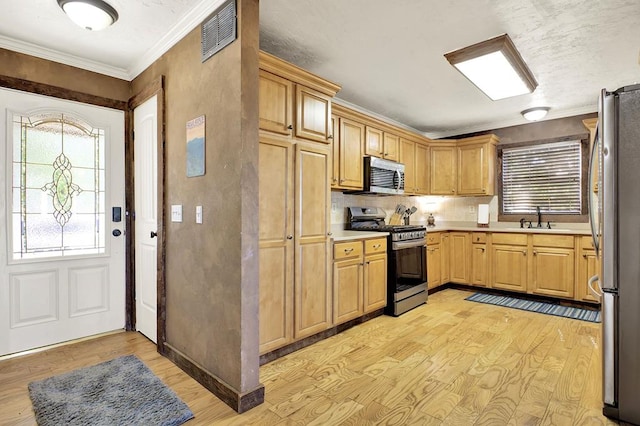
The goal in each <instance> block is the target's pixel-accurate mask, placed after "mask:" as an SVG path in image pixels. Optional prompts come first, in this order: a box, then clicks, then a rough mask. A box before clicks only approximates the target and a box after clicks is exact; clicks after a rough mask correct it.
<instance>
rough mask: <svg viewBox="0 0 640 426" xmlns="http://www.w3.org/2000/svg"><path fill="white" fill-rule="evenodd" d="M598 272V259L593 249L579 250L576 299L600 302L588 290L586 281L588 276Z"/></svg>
mask: <svg viewBox="0 0 640 426" xmlns="http://www.w3.org/2000/svg"><path fill="white" fill-rule="evenodd" d="M599 274H600V260H599V259H598V258H597V257H596V252H595V251H593V250H584V249H583V250H581V252H580V258H579V259H578V281H577V283H576V295H575V298H576V300H584V301H585V302H600V300H599V299H598V298H596V297H595V296H594V295H593V293H591V291H590V290H589V286H588V285H587V282H588V281H589V278H591V277H592V276H594V275H599Z"/></svg>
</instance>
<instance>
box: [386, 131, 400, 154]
mask: <svg viewBox="0 0 640 426" xmlns="http://www.w3.org/2000/svg"><path fill="white" fill-rule="evenodd" d="M382 146H383V148H384V152H383V157H384V158H386V159H387V160H391V161H398V159H399V158H400V137H399V136H397V135H394V134H393V133H387V132H384V143H383V144H382Z"/></svg>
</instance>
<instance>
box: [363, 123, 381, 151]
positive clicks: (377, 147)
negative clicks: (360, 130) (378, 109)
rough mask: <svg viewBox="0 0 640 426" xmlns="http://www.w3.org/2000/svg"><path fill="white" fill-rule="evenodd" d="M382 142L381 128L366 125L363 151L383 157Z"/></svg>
mask: <svg viewBox="0 0 640 426" xmlns="http://www.w3.org/2000/svg"><path fill="white" fill-rule="evenodd" d="M383 143H384V140H383V132H382V130H380V129H376V128H375V127H371V126H367V127H366V143H365V148H364V153H365V154H366V155H371V156H373V157H378V158H383V156H384V148H383Z"/></svg>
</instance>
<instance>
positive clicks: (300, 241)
mask: <svg viewBox="0 0 640 426" xmlns="http://www.w3.org/2000/svg"><path fill="white" fill-rule="evenodd" d="M330 155H331V154H330V151H329V147H327V146H322V145H319V144H311V143H303V142H298V143H297V144H296V161H295V206H296V210H295V240H294V241H295V242H294V244H295V257H294V259H295V276H294V283H295V287H294V295H295V310H294V312H295V317H294V338H296V339H300V338H303V337H307V336H310V335H312V334H315V333H317V332H319V331H322V330H325V329H327V328H328V327H330V326H331V325H332V315H331V307H332V298H331V293H332V291H331V286H330V282H331V279H330V276H331V274H330V265H331V256H330V252H329V244H330V241H329V235H328V234H329V218H330V215H329V207H330V205H331V201H330V200H331V194H330V189H329V176H330V170H329V166H330V164H331V159H330Z"/></svg>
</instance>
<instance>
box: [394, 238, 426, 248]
mask: <svg viewBox="0 0 640 426" xmlns="http://www.w3.org/2000/svg"><path fill="white" fill-rule="evenodd" d="M426 244H427V239H426V238H420V239H418V240H409V241H393V242H392V243H391V250H402V249H406V248H412V247H420V246H425V245H426Z"/></svg>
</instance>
